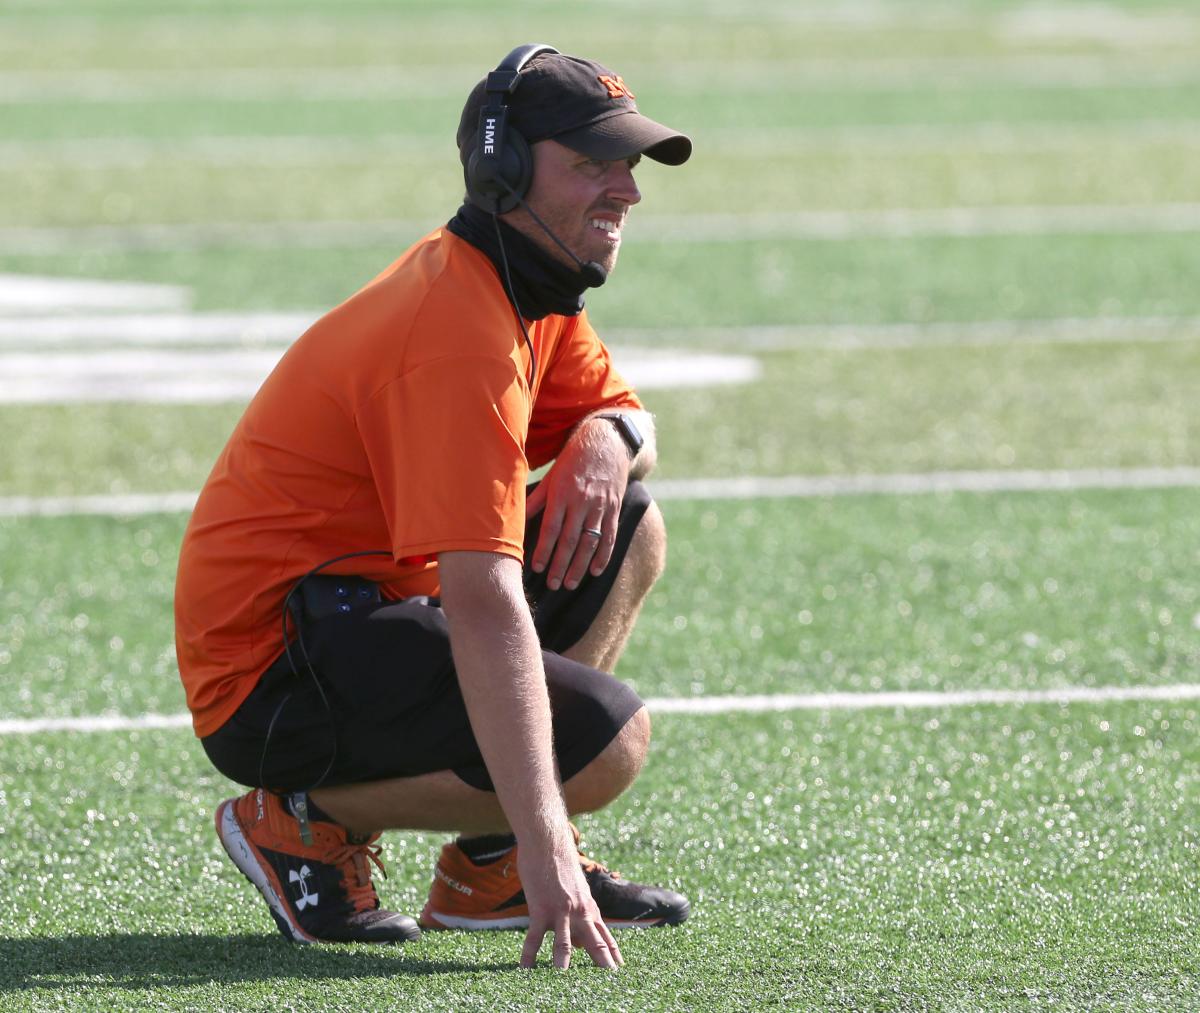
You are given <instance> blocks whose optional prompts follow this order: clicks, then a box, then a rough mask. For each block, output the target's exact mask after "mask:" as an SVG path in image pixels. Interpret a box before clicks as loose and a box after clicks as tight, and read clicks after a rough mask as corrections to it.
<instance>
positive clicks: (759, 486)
mask: <svg viewBox="0 0 1200 1013" xmlns="http://www.w3.org/2000/svg"><path fill="white" fill-rule="evenodd" d="M648 485H649V486H650V489H651V492H652V493H653V494H654V497H655V499H659V500H702V499H738V500H741V499H815V498H819V497H828V496H862V495H890V496H921V495H929V494H938V493H956V492H967V493H979V492H983V493H987V492H1074V491H1082V490H1086V489H1190V488H1195V487H1197V486H1200V468H1191V467H1179V468H1083V469H1074V470H1063V471H1031V470H1026V471H936V472H928V473H924V474H893V475H788V476H782V477H778V478H772V477H762V478H753V477H742V478H691V479H687V478H684V479H678V478H677V479H670V478H664V479H650V480H649V482H648ZM196 496H197V494H196V493H194V492H148V493H112V494H107V493H102V494H97V495H91V496H0V517H81V516H103V517H137V516H143V515H146V514H163V513H183V512H187V511H190V510H191V509H192V508H193V507H194V506H195V505H196Z"/></svg>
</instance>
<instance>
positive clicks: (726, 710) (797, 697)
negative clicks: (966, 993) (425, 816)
mask: <svg viewBox="0 0 1200 1013" xmlns="http://www.w3.org/2000/svg"><path fill="white" fill-rule="evenodd" d="M1179 700H1200V684H1196V683H1183V684H1176V685H1167V686H1078V687H1064V688H1061V689H1044V690H1006V689H966V690H948V691H945V692H931V691H922V690H917V691H904V690H897V691H894V692H879V693H776V694H770V695H751V696H693V697H669V696H668V697H650V698H648V699H647V700H646V705H647V707H649V709H650V711H651V713H654V714H702V715H703V714H734V713H764V712H772V711H858V710H872V709H885V710H908V709H911V708H922V709H933V710H941V709H946V708H954V707H980V706H1001V707H1020V706H1026V705H1036V704H1060V705H1067V704H1075V703H1082V704H1102V703H1120V702H1123V701H1168V702H1169V701H1179ZM191 723H192V719H191V715H190V714H140V715H136V716H132V717H122V716H120V715H111V714H93V715H85V716H82V717H63V718H7V719H3V720H0V736H5V735H37V734H41V733H44V732H123V731H141V730H143V729H153V728H188V727H190V726H191Z"/></svg>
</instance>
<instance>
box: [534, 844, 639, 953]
mask: <svg viewBox="0 0 1200 1013" xmlns="http://www.w3.org/2000/svg"><path fill="white" fill-rule="evenodd" d="M567 841H568V842H569V841H570V837H569V836H568V837H567ZM538 850H539V849H536V848H532V849H527V848H525V847H522V846H519V847H518V848H517V873H518V875H520V877H521V885H522V886H523V887H524V888H525V901H526V903H527V904H528V905H529V931H528V932H527V933H526V934H525V946H524V948H523V949H522V950H521V966H522V967H533V966H534V964H535V963H536V961H537V955H538V952H539V951H540V950H541V948H542V943H543V941H544V940H545V938H546V934H547V933H548V932H553V933H554V966H555V967H558V968H567V967H569V966H570V964H571V951H572V949H574V948H575V947H578V948H580V949H583V950H586V951H587V952H588V954H589V956H591V958H592V960H593V961H594V962H595V964H596V966H597V967H607V968H612V969H613V970H615V969H616V968H618V967H620V966H621V965H622V964H624V963H625V961H624V959H623V958H622V957H621V951H620V949H619V948H618V946H617V941H616V940H615V939H614V938H613V934H612V932H611V930H610V929H609V927H608V926H607V925H605V924H604V920H603V919H602V918H601V917H600V910H599V908H597V907H596V902H595V900H593V899H592V893H591V890H590V889H589V888H588V884H587V880H586V879H585V878H584V875H583V869H582V868H581V866H580V864H579V856H578V855H577V854H576V853H575V849H574V846H573V845H572V846H569V847H567V848H566V850H565V854H564V853H561V852H563V850H564V849H563V848H562V847H561V845H559V846H556V847H554V849H553V851H552V852H548V853H544V854H539V853H538Z"/></svg>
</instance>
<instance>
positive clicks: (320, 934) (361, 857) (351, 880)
mask: <svg viewBox="0 0 1200 1013" xmlns="http://www.w3.org/2000/svg"><path fill="white" fill-rule="evenodd" d="M309 827H310V829H311V832H312V843H311V844H305V843H304V842H303V841H302V840H301V839H300V823H299V821H298V820H297V819H296V818H295V817H294V816H292V815H291V813H289V812H288V811H287V809H286V808H285V807H284V803H283V801H282V799H280V798H279V797H278V796H277V795H273V794H271V793H270V792H267V791H264V790H263V789H262V788H257V789H255V790H254V791H251V792H248V793H247V794H245V795H243V796H242V797H241V798H231V799H229V800H227V801H225V802H222V803H221V804H220V805H219V806H218V807H217V836H218V837H220V838H221V844H222V845H224V847H225V850H226V851H227V852H229V857H230V858H232V859H233V864H234V865H236V866H237V867H238V868H239V869H241V870H242V873H243V874H244V875H245V876H246V878H247V879H248V880H250V882H251V883H253V884H254V885H255V886H256V887H258V890H259V892H260V893H261V894H262V895H263V897H265V898H266V901H267V906H268V907H269V908H270V910H271V917H272V918H274V919H275V924H276V925H278V926H279V931H280V932H282V933H283V937H284V938H285V939H287V940H288V941H290V942H297V943H318V942H323V943H399V942H404V941H406V940H412V939H418V938H420V935H421V930H420V929H419V928H417V923H416V922H414V921H413V920H412V919H411V918H409V917H407V916H406V915H402V914H396V913H395V912H393V911H382V910H380V908H379V897H378V896H377V895H376V893H375V886H374V884H373V883H372V882H371V863H372V862H374V863H375V865H376V866H378V867H379V870H380V871H381V872H383V871H384V870H383V862H382V861H381V860H380V858H379V850H380V849H379V847H378V846H377V845H376V843H375V842H376V841H377V840H378V839H379V835H378V834H375V835H374V836H371V837H355V836H353V835H352V834H349V833H348V832H347V831H346V830H345V829H344V828H343V827H341V826H339V825H338V824H336V823H331V822H327V821H325V820H312V821H310V823H309ZM384 875H386V872H385V873H384Z"/></svg>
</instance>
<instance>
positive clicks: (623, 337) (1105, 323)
mask: <svg viewBox="0 0 1200 1013" xmlns="http://www.w3.org/2000/svg"><path fill="white" fill-rule="evenodd" d="M5 310H6V307H4V306H3V305H2V303H0V350H5V351H26V352H30V351H43V350H45V349H47V348H53V347H67V346H70V347H87V346H91V345H102V346H103V347H105V348H108V349H115V348H122V347H124V348H131V347H134V348H136V347H147V348H163V347H170V346H172V345H202V346H206V347H208V346H234V347H238V348H253V347H258V346H262V345H287V344H291V342H293V341H294V340H295V339H296V338H297V337H299V336H300V335H301V334H303V333H304V332H305V331H306V330H308V328H309V327H310V326H311V325H312V324H313V322H314V321H315V320H317V318H318V317H320V315H321V311H319V310H310V311H308V312H287V313H282V312H249V313H232V312H227V311H220V312H205V313H103V314H95V315H84V314H79V315H75V314H65V315H64V314H57V313H56V314H50V315H40V316H39V315H34V314H33V313H30V314H28V315H23V316H16V317H13V316H5V315H4V312H5ZM604 337H605V340H606V341H607V342H608V343H610V344H612V345H632V346H636V347H638V348H646V349H652V348H655V347H663V346H667V347H676V346H678V347H680V348H693V349H696V348H708V349H717V350H733V349H736V350H738V351H747V350H754V351H780V350H788V349H823V350H854V349H889V348H896V349H903V348H931V347H932V348H937V347H962V346H972V347H978V346H988V345H1004V346H1006V347H1009V346H1012V345H1016V344H1032V345H1041V344H1092V343H1103V344H1111V343H1117V342H1149V343H1154V342H1172V341H1193V340H1195V339H1196V338H1197V337H1200V317H1059V318H1051V319H1032V320H1014V319H1011V318H1010V319H1005V320H962V321H933V322H928V323H919V324H917V323H887V324H760V325H749V326H744V327H645V328H636V327H616V328H613V329H612V330H606V331H605V333H604Z"/></svg>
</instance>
